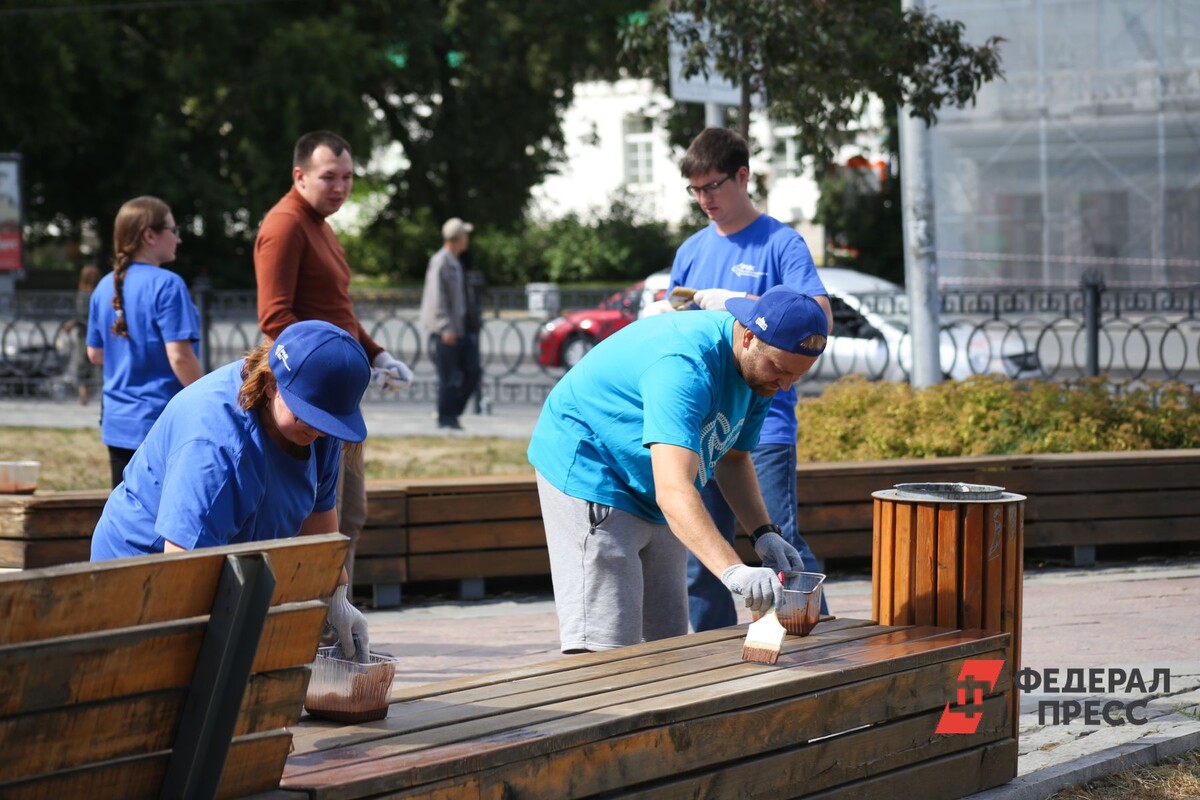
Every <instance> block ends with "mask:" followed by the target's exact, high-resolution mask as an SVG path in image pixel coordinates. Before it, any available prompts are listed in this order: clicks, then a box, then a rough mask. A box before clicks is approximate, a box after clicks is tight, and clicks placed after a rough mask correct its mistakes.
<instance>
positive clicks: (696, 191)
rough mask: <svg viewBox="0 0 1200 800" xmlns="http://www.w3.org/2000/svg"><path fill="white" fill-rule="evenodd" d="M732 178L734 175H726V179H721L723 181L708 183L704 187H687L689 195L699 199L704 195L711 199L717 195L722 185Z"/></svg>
mask: <svg viewBox="0 0 1200 800" xmlns="http://www.w3.org/2000/svg"><path fill="white" fill-rule="evenodd" d="M732 177H733V176H732V175H726V176H725V177H724V178H721V180H719V181H713V182H712V183H707V184H705V185H704V186H689V187H687V193H688V194H690V195H691V196H692V197H699V196H700V195H702V194H706V195H708V196H709V197H712V196H713V195H714V194H716V193H717V190H718V189H720V188H721V184H723V183H724V182H725V181H727V180H729V179H730V178H732Z"/></svg>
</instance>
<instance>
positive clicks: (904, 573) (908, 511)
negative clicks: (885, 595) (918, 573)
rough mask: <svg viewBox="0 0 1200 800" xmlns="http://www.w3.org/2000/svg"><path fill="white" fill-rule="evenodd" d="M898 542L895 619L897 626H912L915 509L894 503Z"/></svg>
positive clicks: (894, 575) (894, 560)
mask: <svg viewBox="0 0 1200 800" xmlns="http://www.w3.org/2000/svg"><path fill="white" fill-rule="evenodd" d="M893 505H895V507H896V510H895V514H896V541H895V552H894V553H893V555H892V619H891V622H892V624H894V625H912V624H913V610H914V609H913V588H914V586H913V584H914V577H915V576H914V575H913V570H914V568H915V567H916V534H917V532H916V530H915V529H916V506H915V505H914V504H912V503H894V504H893Z"/></svg>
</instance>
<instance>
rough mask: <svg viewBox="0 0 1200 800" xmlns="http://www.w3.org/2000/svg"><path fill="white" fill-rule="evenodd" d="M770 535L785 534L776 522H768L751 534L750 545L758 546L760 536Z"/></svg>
mask: <svg viewBox="0 0 1200 800" xmlns="http://www.w3.org/2000/svg"><path fill="white" fill-rule="evenodd" d="M768 533H778V534H780V535H782V534H783V529H782V528H780V527H779V526H778V525H776V524H775V523H774V522H768V523H767V524H766V525H759V526H758V527H757V528H755V529H754V530H752V531H751V532H750V544H758V539H759V537H760V536H766V535H767V534H768Z"/></svg>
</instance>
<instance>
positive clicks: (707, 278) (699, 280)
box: [668, 214, 828, 447]
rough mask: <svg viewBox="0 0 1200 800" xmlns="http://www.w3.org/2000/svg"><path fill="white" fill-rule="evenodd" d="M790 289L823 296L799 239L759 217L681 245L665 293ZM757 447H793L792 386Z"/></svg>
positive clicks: (780, 397) (776, 407)
mask: <svg viewBox="0 0 1200 800" xmlns="http://www.w3.org/2000/svg"><path fill="white" fill-rule="evenodd" d="M780 285H783V286H790V287H792V288H793V289H796V290H798V291H801V292H804V293H805V294H807V295H809V296H811V297H819V296H822V295H827V294H828V292H826V291H825V285H824V284H822V283H821V279H820V278H819V277H817V267H816V265H815V264H813V259H812V254H811V253H809V252H808V245H807V244H805V242H804V237H802V236H801V235H800V234H798V233H796V231H794V230H793V229H791V228H789V227H788V226H787V225H784V224H783V223H782V222H780V221H779V220H777V219H775V218H774V217H770V216H767V215H766V214H760V215H759V217H758V219H756V220H754V222H752V223H750V224H749V225H748V226H746V227H745V228H743V229H742V230H740V231H738V232H737V233H735V234H732V235H730V236H722V235H721V234H719V233H717V226H716V224H715V223H714V224H711V225H709V226H708V227H707V228H704V229H703V230H701V231H698V232H697V233H694V234H692V236H690V237H689V238H688V240H687V241H686V242H684V243H683V244H682V245H680V247H679V250H678V251H676V253H675V263H674V264H672V265H671V285H670V286H669V287H668V291H669V290H670V289H673V288H675V287H676V286H687V287H689V288H692V289H731V290H734V291H738V292H747V293H748V294H752V295H762V294H763V293H764V292H766V291H767V289H770V288H771V287H772V286H780ZM759 442H760V444H790V445H792V446H793V447H794V446H795V445H796V387H795V386H792V387H791V388H790V389H788V390H787V391H786V392H779V393H778V394H776V395H775V401H774V402H773V403H772V404H771V411H770V413H769V414H768V415H767V421H766V422H765V423H763V429H762V436H761V437H760V439H759Z"/></svg>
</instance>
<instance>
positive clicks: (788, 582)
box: [778, 572, 825, 636]
mask: <svg viewBox="0 0 1200 800" xmlns="http://www.w3.org/2000/svg"><path fill="white" fill-rule="evenodd" d="M782 575H783V605H781V606H780V607H779V609H778V614H779V622H780V623H781V624H782V625H783V627H784V629H785V630H786V631H787V632H788V633H790V634H792V635H794V636H808V634H809V631H811V630H812V629H813V627H814V626H815V625H816V624H817V622H819V621H820V619H821V594H822V593H823V592H824V584H825V576H824V575H823V574H821V573H820V572H784V573H782Z"/></svg>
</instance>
